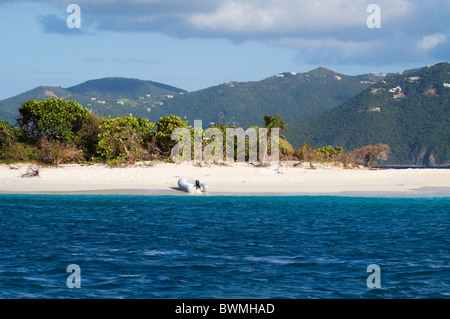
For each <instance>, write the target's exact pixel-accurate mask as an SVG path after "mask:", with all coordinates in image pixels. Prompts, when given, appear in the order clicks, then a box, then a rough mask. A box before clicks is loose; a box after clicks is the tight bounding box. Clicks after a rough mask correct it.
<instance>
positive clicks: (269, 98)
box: [149, 67, 384, 127]
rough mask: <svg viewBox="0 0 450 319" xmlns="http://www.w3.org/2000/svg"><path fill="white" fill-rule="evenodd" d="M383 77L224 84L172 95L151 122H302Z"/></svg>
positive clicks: (283, 77) (310, 75) (284, 76)
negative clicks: (276, 118) (167, 118)
mask: <svg viewBox="0 0 450 319" xmlns="http://www.w3.org/2000/svg"><path fill="white" fill-rule="evenodd" d="M383 77H384V75H361V76H348V75H343V74H338V73H336V72H334V71H332V70H329V69H327V68H323V67H320V68H317V69H314V70H312V71H310V72H307V73H294V72H287V73H281V74H277V75H274V76H272V77H269V78H267V79H264V80H262V81H257V82H228V83H224V84H221V85H217V86H213V87H210V88H206V89H204V90H200V91H196V92H190V93H187V94H183V95H177V96H175V97H174V98H173V99H169V100H167V101H165V102H164V104H163V105H159V106H156V107H155V108H153V109H152V110H151V112H150V114H149V117H150V119H151V120H155V119H158V118H159V117H160V116H164V115H167V114H174V115H177V116H180V117H182V118H183V119H187V120H189V121H192V120H194V119H201V120H203V123H204V124H205V123H206V125H207V124H208V123H210V122H216V123H217V122H222V123H227V124H236V125H238V126H242V127H248V126H252V125H261V123H262V118H263V116H264V115H265V114H279V115H280V116H281V117H282V118H283V119H286V120H288V121H289V122H291V121H302V120H305V119H308V118H310V117H312V116H314V115H317V114H319V113H322V112H324V111H326V110H328V109H331V108H333V107H335V106H337V105H338V104H340V103H342V102H344V101H346V100H347V99H349V98H350V97H352V96H354V95H356V94H357V93H359V92H361V91H362V90H364V89H366V88H367V87H369V86H370V85H371V84H373V83H375V82H376V81H380V80H382V79H383Z"/></svg>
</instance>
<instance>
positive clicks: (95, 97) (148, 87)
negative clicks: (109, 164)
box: [0, 77, 186, 124]
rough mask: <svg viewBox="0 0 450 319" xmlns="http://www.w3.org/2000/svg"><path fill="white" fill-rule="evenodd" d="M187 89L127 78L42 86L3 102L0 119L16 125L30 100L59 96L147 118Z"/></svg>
mask: <svg viewBox="0 0 450 319" xmlns="http://www.w3.org/2000/svg"><path fill="white" fill-rule="evenodd" d="M184 92H186V91H185V90H182V89H179V88H176V87H172V86H169V85H165V84H162V83H157V82H152V81H143V80H137V79H128V78H120V77H113V78H104V79H99V80H91V81H87V82H84V83H82V84H79V85H76V86H73V87H70V88H67V89H62V88H59V87H51V86H40V87H37V88H35V89H33V90H30V91H27V92H25V93H22V94H19V95H17V96H14V97H12V98H9V99H5V100H2V101H0V119H3V120H6V121H8V122H9V123H11V124H15V122H16V119H17V117H18V116H19V112H18V108H19V107H20V105H21V104H22V103H24V102H27V101H29V100H31V99H35V100H41V99H47V98H50V97H60V98H63V99H65V100H73V101H76V102H78V103H80V104H81V105H83V106H85V107H86V108H88V109H90V110H91V111H92V112H94V113H96V114H99V115H111V116H120V115H128V114H130V113H133V114H135V113H136V114H135V115H136V116H146V115H147V114H148V111H147V109H148V110H150V108H151V107H154V106H155V105H159V103H161V101H162V100H164V99H167V97H168V96H169V97H172V96H173V95H175V94H179V93H184Z"/></svg>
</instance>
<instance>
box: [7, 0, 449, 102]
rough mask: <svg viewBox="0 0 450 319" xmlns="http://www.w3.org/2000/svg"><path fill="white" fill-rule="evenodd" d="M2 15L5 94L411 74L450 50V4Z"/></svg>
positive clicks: (25, 2) (125, 4)
mask: <svg viewBox="0 0 450 319" xmlns="http://www.w3.org/2000/svg"><path fill="white" fill-rule="evenodd" d="M69 4H71V5H69ZM72 4H75V6H73V5H72ZM0 10H1V12H2V19H1V20H0V27H2V29H3V30H8V31H7V32H3V33H2V35H1V36H0V37H1V38H0V39H1V40H2V43H4V44H5V45H4V46H5V48H9V49H7V50H2V51H1V52H0V59H1V60H2V61H4V63H3V67H2V71H3V72H2V73H0V79H1V80H0V83H1V85H0V100H3V99H7V98H9V97H13V96H16V95H18V94H21V93H23V92H26V91H29V90H31V89H33V88H36V87H39V86H59V87H62V88H68V87H71V86H74V85H77V84H80V83H84V82H86V81H89V80H92V79H102V78H106V77H123V78H135V79H144V80H146V81H153V82H158V83H164V84H167V85H170V86H174V87H177V88H181V89H183V90H186V91H190V92H192V91H197V90H201V89H204V88H207V87H211V86H215V85H219V84H222V83H226V82H229V81H236V82H248V81H258V80H261V79H265V78H267V77H270V76H273V75H275V74H279V73H284V72H296V73H305V72H308V71H310V70H313V69H315V68H317V67H320V66H324V67H326V68H328V69H331V70H333V71H335V72H337V73H342V74H345V75H360V74H367V73H401V72H403V71H404V70H408V69H414V68H417V67H423V66H426V65H434V64H436V63H439V62H442V61H446V60H447V59H448V52H449V50H450V41H448V38H449V34H450V23H449V22H448V19H447V17H448V15H449V13H450V2H448V1H445V0H436V1H434V2H433V5H430V4H429V3H423V2H421V1H418V0H395V1H387V0H380V1H377V2H376V5H375V6H374V5H373V4H372V1H371V0H363V1H358V2H350V1H338V2H330V1H328V0H318V1H315V2H314V4H311V2H309V1H299V0H296V1H293V0H284V1H282V2H280V1H275V0H268V1H265V2H264V3H261V2H260V1H257V0H247V1H245V2H244V1H239V0H214V1H205V0H194V1H190V2H189V3H186V2H183V1H181V0H167V1H155V0H131V1H121V0H111V1H106V2H105V1H101V0H91V1H87V0H79V1H73V0H71V1H68V0H61V1H55V0H41V1H31V0H21V1H12V0H2V1H0ZM10 44H12V45H10Z"/></svg>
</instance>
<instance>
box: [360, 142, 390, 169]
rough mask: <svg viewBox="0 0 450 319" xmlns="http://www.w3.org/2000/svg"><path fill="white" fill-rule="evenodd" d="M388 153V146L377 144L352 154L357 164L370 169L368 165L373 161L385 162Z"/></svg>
mask: <svg viewBox="0 0 450 319" xmlns="http://www.w3.org/2000/svg"><path fill="white" fill-rule="evenodd" d="M389 152H390V147H389V145H387V144H381V143H379V144H376V145H367V146H363V147H361V148H359V149H357V150H354V151H353V154H354V155H355V160H356V161H357V162H359V163H361V164H364V167H370V164H371V163H372V162H373V161H374V160H382V161H385V160H387V159H388V155H389Z"/></svg>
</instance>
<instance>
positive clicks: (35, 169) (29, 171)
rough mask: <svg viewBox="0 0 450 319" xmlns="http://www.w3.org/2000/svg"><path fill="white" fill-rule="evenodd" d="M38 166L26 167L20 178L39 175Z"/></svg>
mask: <svg viewBox="0 0 450 319" xmlns="http://www.w3.org/2000/svg"><path fill="white" fill-rule="evenodd" d="M39 171H40V168H39V167H36V166H32V167H28V169H27V172H26V173H25V174H22V178H31V177H39Z"/></svg>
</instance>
